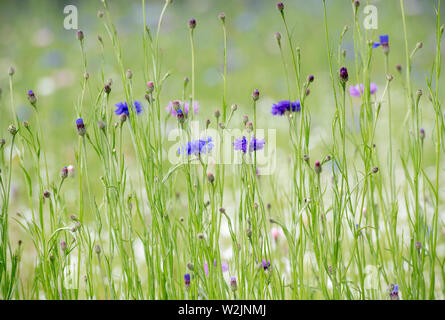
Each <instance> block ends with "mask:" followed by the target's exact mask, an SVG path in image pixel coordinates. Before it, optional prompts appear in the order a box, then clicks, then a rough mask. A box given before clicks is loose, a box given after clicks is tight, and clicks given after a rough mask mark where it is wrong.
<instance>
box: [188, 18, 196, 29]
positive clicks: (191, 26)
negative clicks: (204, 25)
mask: <svg viewBox="0 0 445 320" xmlns="http://www.w3.org/2000/svg"><path fill="white" fill-rule="evenodd" d="M189 28H190V29H192V30H193V29H195V28H196V20H195V19H194V18H192V19H190V20H189Z"/></svg>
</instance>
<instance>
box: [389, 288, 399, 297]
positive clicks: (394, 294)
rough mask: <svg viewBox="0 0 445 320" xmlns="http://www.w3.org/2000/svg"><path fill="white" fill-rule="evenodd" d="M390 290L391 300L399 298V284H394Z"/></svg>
mask: <svg viewBox="0 0 445 320" xmlns="http://www.w3.org/2000/svg"><path fill="white" fill-rule="evenodd" d="M390 290H391V292H390V293H389V297H390V298H391V300H399V299H400V298H399V286H398V285H397V284H392V285H391V286H390Z"/></svg>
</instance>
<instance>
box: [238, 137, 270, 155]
mask: <svg viewBox="0 0 445 320" xmlns="http://www.w3.org/2000/svg"><path fill="white" fill-rule="evenodd" d="M265 143H266V142H265V141H264V139H257V138H255V136H252V139H251V140H250V143H249V152H252V151H256V150H261V149H263V148H264V144H265ZM233 148H234V149H235V150H241V151H242V152H243V153H246V152H247V139H246V137H245V136H243V137H242V138H241V139H235V142H233Z"/></svg>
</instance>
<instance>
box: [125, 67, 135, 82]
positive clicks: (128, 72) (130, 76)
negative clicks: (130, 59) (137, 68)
mask: <svg viewBox="0 0 445 320" xmlns="http://www.w3.org/2000/svg"><path fill="white" fill-rule="evenodd" d="M125 76H126V77H127V79H128V80H130V79H132V78H133V71H131V70H130V69H128V70H127V72H125Z"/></svg>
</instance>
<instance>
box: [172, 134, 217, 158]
mask: <svg viewBox="0 0 445 320" xmlns="http://www.w3.org/2000/svg"><path fill="white" fill-rule="evenodd" d="M213 147H214V144H213V142H212V138H211V137H208V138H207V139H199V140H193V141H189V142H187V144H186V145H185V147H184V146H181V147H179V148H178V153H179V154H186V155H187V156H190V155H192V154H194V155H196V156H198V155H200V154H203V153H209V152H210V151H211V150H212V148H213Z"/></svg>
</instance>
